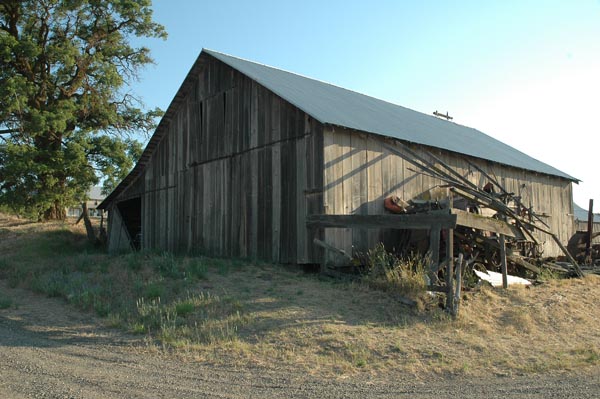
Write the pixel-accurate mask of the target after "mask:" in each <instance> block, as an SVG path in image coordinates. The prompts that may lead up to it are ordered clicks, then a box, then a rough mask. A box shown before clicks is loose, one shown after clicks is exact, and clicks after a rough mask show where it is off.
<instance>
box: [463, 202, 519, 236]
mask: <svg viewBox="0 0 600 399" xmlns="http://www.w3.org/2000/svg"><path fill="white" fill-rule="evenodd" d="M452 214H453V215H456V216H457V219H456V224H457V225H459V226H466V227H471V228H474V229H479V230H485V231H491V232H494V233H497V234H503V235H505V236H509V237H514V238H518V239H524V238H525V237H523V234H521V231H520V230H519V228H517V227H516V226H513V225H512V224H510V223H507V222H505V221H503V220H498V219H493V218H490V217H486V216H481V215H477V214H475V213H470V212H466V211H462V210H460V209H452Z"/></svg>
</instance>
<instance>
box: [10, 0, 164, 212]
mask: <svg viewBox="0 0 600 399" xmlns="http://www.w3.org/2000/svg"><path fill="white" fill-rule="evenodd" d="M147 37H156V38H165V37H166V33H165V31H164V28H163V26H161V25H159V24H157V23H155V22H154V21H153V20H152V9H151V2H150V1H149V0H88V1H85V0H25V1H22V0H2V2H0V205H8V206H10V207H13V208H14V209H19V210H25V211H27V212H29V213H30V214H34V215H36V216H37V217H38V218H40V219H61V218H64V217H65V207H66V206H67V205H70V204H71V203H73V202H77V201H82V200H84V199H85V193H86V192H87V190H88V188H89V187H90V186H91V185H93V184H97V183H98V181H99V180H104V183H105V190H109V189H111V188H112V187H114V185H115V184H116V182H118V181H119V180H120V179H121V178H123V177H124V176H125V174H126V173H127V172H128V171H129V169H130V168H131V167H132V165H133V163H134V161H135V160H136V158H137V157H139V155H140V153H141V145H140V144H139V143H138V142H137V141H135V140H133V139H132V138H131V137H133V136H132V134H133V133H136V132H140V131H144V132H146V133H147V132H148V131H150V130H151V129H153V127H154V121H155V118H156V117H157V116H159V115H160V110H153V111H145V110H143V104H142V103H141V101H140V100H139V99H138V98H137V97H135V96H134V95H133V94H132V93H130V91H129V89H128V87H129V83H131V82H132V81H133V80H135V79H136V78H137V73H138V71H139V69H140V68H141V67H143V66H145V65H147V64H149V63H151V62H152V59H151V58H150V54H149V50H148V49H147V48H145V47H143V46H136V45H134V44H133V43H132V40H136V39H138V38H147ZM138 41H139V40H138Z"/></svg>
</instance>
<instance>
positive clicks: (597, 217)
mask: <svg viewBox="0 0 600 399" xmlns="http://www.w3.org/2000/svg"><path fill="white" fill-rule="evenodd" d="M573 217H574V218H575V231H587V228H588V227H587V223H588V210H587V209H584V208H582V207H580V206H579V205H577V204H576V203H573ZM592 232H594V233H597V232H600V213H594V223H593V224H592ZM592 243H594V244H600V237H596V238H594V240H593V241H592Z"/></svg>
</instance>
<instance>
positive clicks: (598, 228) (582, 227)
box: [575, 220, 600, 244]
mask: <svg viewBox="0 0 600 399" xmlns="http://www.w3.org/2000/svg"><path fill="white" fill-rule="evenodd" d="M575 228H576V229H577V231H587V229H588V225H587V221H583V220H578V221H575ZM592 232H593V233H598V232H600V223H597V222H594V223H592ZM592 244H600V237H596V238H594V239H593V240H592Z"/></svg>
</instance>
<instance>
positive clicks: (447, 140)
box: [203, 49, 579, 181]
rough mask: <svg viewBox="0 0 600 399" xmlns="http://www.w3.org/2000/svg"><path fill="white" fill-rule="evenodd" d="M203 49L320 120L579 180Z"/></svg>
mask: <svg viewBox="0 0 600 399" xmlns="http://www.w3.org/2000/svg"><path fill="white" fill-rule="evenodd" d="M203 51H204V52H206V53H207V54H210V55H211V56H213V57H215V58H217V59H218V60H220V61H222V62H224V63H225V64H227V65H229V66H230V67H232V68H234V69H236V70H238V71H239V72H241V73H243V74H244V75H246V76H248V77H249V78H251V79H253V80H255V81H257V82H258V83H260V84H261V85H263V86H264V87H266V88H267V89H269V90H271V91H272V92H274V93H275V94H277V95H278V96H280V97H282V98H283V99H285V100H287V101H288V102H290V103H291V104H293V105H294V106H296V107H298V108H300V109H301V110H302V111H304V112H306V113H307V114H309V115H311V116H312V117H313V118H315V119H316V120H318V121H319V122H321V123H324V124H330V125H336V126H343V127H346V128H351V129H355V130H361V131H364V132H368V133H375V134H379V135H383V136H388V137H393V138H396V139H400V140H404V141H408V142H411V143H416V144H424V145H428V146H431V147H436V148H441V149H445V150H449V151H453V152H457V153H460V154H465V155H470V156H474V157H477V158H482V159H487V160H490V161H494V162H498V163H502V164H505V165H510V166H515V167H519V168H523V169H527V170H531V171H535V172H540V173H545V174H548V175H553V176H560V177H563V178H566V179H569V180H573V181H579V180H578V179H576V178H574V177H572V176H569V175H568V174H566V173H564V172H561V171H560V170H558V169H556V168H554V167H552V166H550V165H547V164H545V163H543V162H541V161H538V160H537V159H534V158H532V157H530V156H529V155H527V154H525V153H523V152H521V151H519V150H517V149H515V148H513V147H511V146H509V145H507V144H504V143H502V142H501V141H498V140H496V139H495V138H493V137H491V136H488V135H487V134H485V133H483V132H481V131H479V130H476V129H473V128H470V127H467V126H462V125H459V124H457V123H453V122H449V121H446V120H442V119H439V118H436V117H434V116H431V115H427V114H423V113H421V112H417V111H413V110H411V109H408V108H405V107H401V106H399V105H396V104H392V103H389V102H387V101H383V100H379V99H377V98H374V97H370V96H367V95H364V94H360V93H357V92H354V91H351V90H347V89H344V88H341V87H338V86H335V85H332V84H329V83H325V82H321V81H318V80H315V79H311V78H307V77H304V76H301V75H297V74H295V73H292V72H287V71H283V70H281V69H277V68H273V67H269V66H266V65H262V64H258V63H255V62H251V61H247V60H243V59H241V58H237V57H233V56H230V55H226V54H223V53H219V52H217V51H213V50H207V49H204V50H203Z"/></svg>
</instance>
